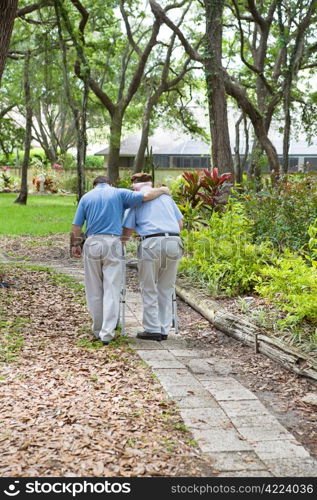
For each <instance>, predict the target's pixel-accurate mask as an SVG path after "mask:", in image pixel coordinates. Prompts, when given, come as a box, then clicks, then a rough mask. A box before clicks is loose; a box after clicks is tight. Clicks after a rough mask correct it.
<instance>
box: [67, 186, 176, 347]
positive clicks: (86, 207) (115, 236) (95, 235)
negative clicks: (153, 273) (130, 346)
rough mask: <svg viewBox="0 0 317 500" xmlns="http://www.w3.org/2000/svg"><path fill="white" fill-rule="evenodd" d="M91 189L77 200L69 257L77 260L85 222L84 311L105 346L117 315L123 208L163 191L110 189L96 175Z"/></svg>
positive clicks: (138, 204)
mask: <svg viewBox="0 0 317 500" xmlns="http://www.w3.org/2000/svg"><path fill="white" fill-rule="evenodd" d="M93 185H94V189H92V190H91V191H89V192H88V193H86V194H85V195H84V196H83V197H82V198H81V200H80V202H79V204H78V207H77V210H76V214H75V217H74V220H73V225H72V229H71V255H72V256H73V257H77V258H79V257H81V246H80V240H81V237H80V235H81V228H82V226H83V224H84V223H86V230H85V233H86V235H87V239H86V241H85V244H84V267H85V290H86V300H87V306H88V310H89V312H90V314H91V316H92V319H93V325H92V331H93V334H94V336H95V337H96V338H98V339H100V340H101V341H102V342H103V343H104V344H105V345H107V344H109V342H110V341H111V340H112V339H113V338H114V330H115V328H116V325H117V322H118V316H119V298H120V285H121V273H122V243H121V240H120V236H121V234H122V217H123V213H124V211H125V210H126V209H127V208H134V207H137V206H141V205H142V203H143V202H148V201H150V200H153V199H154V198H156V197H158V196H161V195H162V194H168V193H169V191H168V189H167V188H164V187H162V188H158V189H156V190H154V192H151V193H135V192H133V191H130V190H129V189H117V188H114V187H112V186H110V184H109V181H108V178H107V177H105V176H99V177H97V178H96V179H95V180H94V183H93Z"/></svg>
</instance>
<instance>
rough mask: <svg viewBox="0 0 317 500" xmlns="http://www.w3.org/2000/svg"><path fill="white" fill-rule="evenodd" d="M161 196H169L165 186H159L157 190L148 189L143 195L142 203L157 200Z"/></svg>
mask: <svg viewBox="0 0 317 500" xmlns="http://www.w3.org/2000/svg"><path fill="white" fill-rule="evenodd" d="M162 194H167V195H170V194H171V193H170V190H169V189H168V187H166V186H161V187H159V188H152V189H148V190H147V191H145V192H144V193H143V201H144V202H145V201H151V200H154V199H155V198H158V197H159V196H161V195H162Z"/></svg>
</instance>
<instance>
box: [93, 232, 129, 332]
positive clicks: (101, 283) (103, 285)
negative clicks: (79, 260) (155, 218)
mask: <svg viewBox="0 0 317 500" xmlns="http://www.w3.org/2000/svg"><path fill="white" fill-rule="evenodd" d="M122 265H123V260H122V244H121V240H120V237H119V236H116V235H108V234H96V235H93V236H88V238H87V239H86V241H85V245H84V267H85V290H86V300H87V306H88V310H89V312H90V314H91V317H92V320H93V324H92V331H93V334H94V335H95V337H96V338H100V339H101V340H103V341H110V340H111V339H113V337H114V330H115V328H116V325H117V322H118V319H119V301H120V287H121V280H122Z"/></svg>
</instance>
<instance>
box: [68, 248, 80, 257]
mask: <svg viewBox="0 0 317 500" xmlns="http://www.w3.org/2000/svg"><path fill="white" fill-rule="evenodd" d="M70 255H71V257H75V259H80V257H81V247H80V246H79V245H76V246H72V247H71V251H70Z"/></svg>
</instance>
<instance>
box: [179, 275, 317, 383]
mask: <svg viewBox="0 0 317 500" xmlns="http://www.w3.org/2000/svg"><path fill="white" fill-rule="evenodd" d="M176 293H177V295H178V296H179V297H180V298H181V299H182V300H184V301H185V302H186V303H187V304H189V305H190V306H191V307H192V308H193V309H195V310H196V311H198V312H199V313H200V314H201V315H202V316H204V317H205V318H206V319H207V320H208V321H209V322H210V323H211V324H212V325H214V326H215V327H216V328H218V330H221V331H222V332H224V333H226V334H227V335H230V336H231V337H234V338H235V339H238V340H241V341H242V342H244V343H245V344H247V345H249V346H253V347H254V349H255V352H259V353H261V354H264V355H265V356H267V357H269V358H271V359H272V360H274V361H276V362H278V363H280V364H281V365H282V366H283V367H285V368H287V369H288V370H290V371H292V372H294V373H296V374H298V375H302V376H304V377H307V378H309V379H312V380H314V381H315V382H317V365H316V364H315V363H314V361H313V360H312V359H310V358H309V356H305V354H303V353H300V352H298V351H297V350H296V349H293V348H291V347H288V346H287V345H285V344H283V343H282V342H281V341H279V340H278V339H275V338H271V337H268V336H266V335H263V334H262V331H261V329H260V328H259V327H257V326H256V325H255V324H253V323H251V322H250V321H248V320H247V319H245V318H244V317H243V316H239V315H237V314H232V313H230V312H227V311H225V310H223V309H220V307H219V306H218V304H217V302H216V301H214V300H212V299H211V298H210V297H208V296H207V295H205V294H203V293H202V292H200V291H198V290H196V289H195V288H191V289H189V288H188V285H187V286H186V287H185V286H184V285H182V284H181V283H180V282H178V283H177V285H176Z"/></svg>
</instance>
